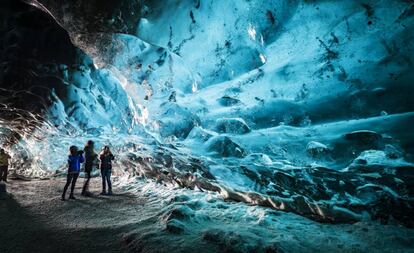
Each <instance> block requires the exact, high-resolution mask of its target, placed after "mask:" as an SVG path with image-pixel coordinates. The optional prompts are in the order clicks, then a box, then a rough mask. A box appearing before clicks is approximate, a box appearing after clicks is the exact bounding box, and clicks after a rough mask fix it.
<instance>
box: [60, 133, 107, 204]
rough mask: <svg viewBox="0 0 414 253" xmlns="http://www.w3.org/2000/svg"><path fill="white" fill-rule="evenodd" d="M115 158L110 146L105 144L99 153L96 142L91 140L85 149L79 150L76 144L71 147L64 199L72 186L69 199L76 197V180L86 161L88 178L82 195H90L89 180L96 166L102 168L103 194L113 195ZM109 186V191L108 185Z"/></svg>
mask: <svg viewBox="0 0 414 253" xmlns="http://www.w3.org/2000/svg"><path fill="white" fill-rule="evenodd" d="M114 159H115V157H114V155H113V154H112V152H111V150H110V149H109V146H104V147H103V148H102V152H101V153H100V154H99V156H98V154H97V153H96V152H95V147H94V142H93V141H91V140H89V141H88V142H87V143H86V145H85V148H84V149H83V150H78V148H77V147H76V146H71V147H70V148H69V156H68V174H67V180H66V184H65V187H64V188H63V194H62V200H65V198H66V192H67V190H68V188H69V186H71V188H70V194H69V199H76V198H75V197H74V195H73V193H74V190H75V186H76V181H77V179H78V177H79V173H80V169H81V163H85V166H84V167H85V177H86V180H85V182H84V185H83V187H82V195H83V196H90V195H91V193H90V192H89V181H90V179H91V173H92V170H93V168H94V167H97V168H100V169H101V176H102V192H101V194H102V195H112V183H111V174H112V161H113V160H114ZM107 186H108V191H106V189H107V188H106V187H107Z"/></svg>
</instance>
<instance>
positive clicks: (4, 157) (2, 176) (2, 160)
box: [0, 149, 11, 182]
mask: <svg viewBox="0 0 414 253" xmlns="http://www.w3.org/2000/svg"><path fill="white" fill-rule="evenodd" d="M10 159H11V156H10V155H9V154H7V153H6V151H4V149H0V181H1V180H3V181H4V182H7V174H8V169H9V160H10Z"/></svg>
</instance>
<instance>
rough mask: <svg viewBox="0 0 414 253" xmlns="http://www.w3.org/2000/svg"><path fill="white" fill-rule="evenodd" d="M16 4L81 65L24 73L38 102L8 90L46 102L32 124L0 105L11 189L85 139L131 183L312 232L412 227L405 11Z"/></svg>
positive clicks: (42, 0)
mask: <svg viewBox="0 0 414 253" xmlns="http://www.w3.org/2000/svg"><path fill="white" fill-rule="evenodd" d="M28 2H30V3H32V4H34V5H36V6H37V7H39V8H41V9H42V10H44V11H46V12H47V13H49V14H50V15H52V16H53V17H54V19H55V20H56V21H57V22H58V23H59V24H60V25H61V26H62V27H63V28H65V29H66V30H67V31H68V33H69V36H70V39H71V40H72V42H73V43H74V44H75V45H76V46H77V47H79V48H81V49H82V50H83V52H79V51H77V52H76V53H75V55H76V56H75V57H74V58H75V59H76V61H75V62H73V63H65V64H63V63H62V64H59V65H57V64H51V66H49V67H48V68H46V67H43V68H41V67H42V66H43V65H41V66H38V67H39V68H40V69H36V72H37V73H38V75H41V77H42V78H43V79H41V80H40V81H39V82H40V83H41V84H42V85H44V84H47V85H49V86H47V85H46V86H47V89H46V92H44V93H36V92H38V91H36V90H35V89H32V88H33V87H30V89H29V88H28V87H23V88H22V89H23V90H25V89H26V90H30V92H32V93H33V92H35V94H41V95H42V96H44V97H45V98H47V99H48V101H47V103H45V104H44V107H45V108H44V109H42V110H40V111H36V114H35V113H34V112H32V110H31V108H27V107H24V108H23V112H22V113H20V111H18V110H22V108H21V107H17V106H16V105H14V106H15V107H16V108H17V109H15V107H13V104H12V102H10V100H7V99H6V98H10V95H6V96H5V98H4V101H3V100H2V101H3V102H2V104H5V105H4V106H3V107H2V108H1V110H2V112H4V113H3V114H2V115H6V114H7V115H11V117H3V118H4V120H3V118H2V122H1V123H2V128H1V129H2V132H4V133H5V134H4V136H6V137H7V138H6V137H5V138H3V139H2V141H3V142H8V143H10V139H11V140H12V142H17V144H15V145H9V146H8V148H9V149H10V150H11V152H12V153H13V154H15V155H16V157H18V159H15V161H14V164H13V167H14V168H16V170H19V173H24V174H27V175H31V176H45V175H47V174H49V173H50V172H54V171H56V170H57V169H59V168H62V167H63V166H64V160H65V159H64V155H63V154H65V153H66V150H67V147H68V146H69V145H70V144H77V145H82V144H83V143H84V142H85V141H86V140H87V139H95V140H96V141H97V143H98V145H103V144H108V143H109V144H111V145H112V146H113V149H114V150H115V153H117V154H118V155H117V157H118V160H117V163H116V166H117V168H118V169H119V170H124V171H125V173H127V174H129V175H130V176H131V177H132V176H137V177H144V178H147V179H148V178H154V179H156V180H157V181H158V182H165V183H171V184H172V185H177V186H180V187H186V188H190V189H195V190H202V191H211V192H217V193H219V194H220V196H221V197H223V198H225V199H229V200H235V201H240V202H246V203H249V204H254V205H261V206H265V207H270V208H273V209H278V210H283V211H288V212H294V213H297V214H300V215H303V216H305V217H308V218H311V219H314V220H317V221H321V222H356V221H360V220H364V219H370V218H372V219H379V220H381V221H382V222H383V223H386V222H388V221H389V220H392V219H396V220H397V221H398V222H401V223H402V224H404V225H407V226H412V225H413V220H412V217H414V216H413V208H412V205H413V189H414V188H413V186H414V185H413V178H414V165H413V147H414V143H413V141H414V137H413V132H412V130H411V124H412V123H413V122H414V115H413V107H414V104H413V103H412V98H411V97H412V94H413V87H412V82H413V80H414V76H413V73H412V71H411V69H412V60H413V55H414V54H413V53H412V52H413V42H412V41H413V33H412V32H411V30H412V29H413V24H414V21H413V16H412V12H413V4H412V3H411V2H409V1H393V2H392V3H390V1H366V2H364V3H361V2H360V1H268V2H266V3H263V1H239V0H232V1H212V0H208V1H190V0H187V1H174V0H169V1H140V2H138V1H120V2H119V4H116V3H115V1H108V3H107V5H103V6H102V8H101V7H99V8H98V5H94V4H93V3H94V2H95V1H92V2H90V1H73V2H65V3H63V2H62V1H51V0H29V1H28ZM91 13H93V14H95V15H90V14H91ZM97 17H102V18H97ZM9 32H10V33H11V31H9ZM7 41H13V40H7ZM5 45H6V46H7V47H5V48H6V49H7V50H11V49H10V48H13V44H10V45H9V44H7V43H5ZM75 51H76V50H75ZM44 65H45V66H48V65H46V64H44ZM39 73H40V74H39ZM50 76H52V77H53V79H50ZM36 80H37V79H36ZM28 85H29V86H30V84H28ZM6 90H7V92H11V93H8V94H19V93H16V92H17V91H16V90H13V89H10V87H8V88H7V89H6ZM10 90H11V91H10ZM17 97H19V96H17ZM23 104H24V103H23ZM25 121H29V122H30V123H31V124H29V125H28V126H30V128H29V127H28V126H27V127H26V126H25V125H24V123H22V122H25ZM33 123H36V124H33ZM22 124H23V127H22ZM3 129H4V130H3ZM8 133H10V134H8ZM13 133H18V137H17V138H16V137H13ZM10 136H11V137H10ZM49 157H53V159H50V158H49ZM181 211H183V210H181ZM185 211H186V210H184V211H183V212H185ZM187 211H188V210H187ZM170 228H171V229H172V231H175V232H177V231H181V230H182V229H183V228H182V225H180V223H179V222H175V223H174V224H172V225H171V226H170ZM217 234H220V232H217V231H210V232H209V233H207V234H206V238H207V239H208V240H213V239H211V238H215V237H219V236H217ZM215 235H216V236H215ZM209 238H210V239H209ZM214 240H215V239H214ZM246 251H247V250H246Z"/></svg>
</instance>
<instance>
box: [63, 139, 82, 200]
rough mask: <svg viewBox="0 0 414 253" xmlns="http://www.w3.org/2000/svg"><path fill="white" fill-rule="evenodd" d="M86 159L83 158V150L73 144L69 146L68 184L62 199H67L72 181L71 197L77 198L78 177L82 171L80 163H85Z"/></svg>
mask: <svg viewBox="0 0 414 253" xmlns="http://www.w3.org/2000/svg"><path fill="white" fill-rule="evenodd" d="M84 161H85V159H84V158H83V151H78V148H77V147H76V146H71V147H70V148H69V156H68V175H67V178H66V184H65V187H64V188H63V194H62V200H63V201H64V200H65V195H66V191H67V190H68V187H69V185H70V184H71V183H72V186H71V188H70V195H69V199H76V198H75V197H74V196H73V192H74V190H75V185H76V180H77V179H78V176H79V172H80V164H81V163H83V162H84Z"/></svg>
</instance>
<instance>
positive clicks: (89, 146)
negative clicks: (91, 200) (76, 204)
mask: <svg viewBox="0 0 414 253" xmlns="http://www.w3.org/2000/svg"><path fill="white" fill-rule="evenodd" d="M94 146H95V144H94V142H93V141H92V140H89V141H88V142H87V143H86V146H85V148H84V149H83V151H84V152H85V177H86V180H85V182H84V184H83V188H82V196H91V193H90V192H89V181H90V180H91V173H92V169H93V167H94V166H98V164H97V163H98V154H97V153H96V152H95V149H94Z"/></svg>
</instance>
